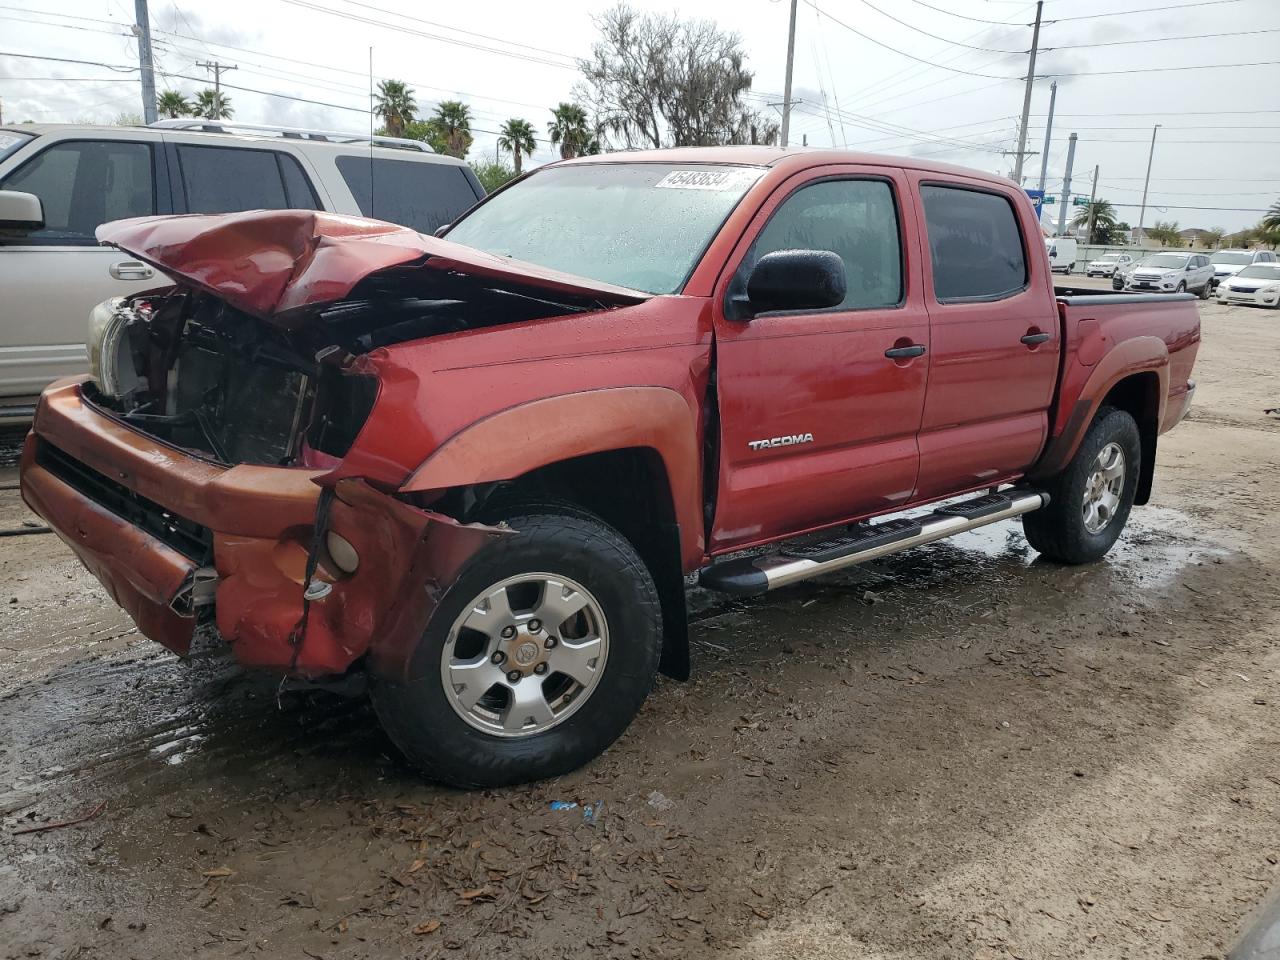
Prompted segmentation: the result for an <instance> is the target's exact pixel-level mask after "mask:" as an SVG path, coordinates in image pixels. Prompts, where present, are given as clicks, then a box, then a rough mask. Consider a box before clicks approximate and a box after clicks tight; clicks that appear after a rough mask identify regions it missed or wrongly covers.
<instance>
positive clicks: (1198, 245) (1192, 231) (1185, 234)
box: [1178, 227, 1216, 250]
mask: <svg viewBox="0 0 1280 960" xmlns="http://www.w3.org/2000/svg"><path fill="white" fill-rule="evenodd" d="M1208 232H1209V231H1208V230H1202V229H1200V228H1199V227H1188V228H1187V229H1186V230H1179V231H1178V236H1180V237H1181V238H1182V246H1184V247H1190V248H1191V249H1192V250H1208V249H1210V248H1212V247H1214V246H1216V244H1213V243H1209V242H1207V241H1206V240H1205V239H1204V235H1205V234H1206V233H1208Z"/></svg>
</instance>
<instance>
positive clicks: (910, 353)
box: [884, 343, 924, 360]
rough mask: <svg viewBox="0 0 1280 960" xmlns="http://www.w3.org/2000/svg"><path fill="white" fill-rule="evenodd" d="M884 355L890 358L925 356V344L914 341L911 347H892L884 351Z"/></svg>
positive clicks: (901, 358)
mask: <svg viewBox="0 0 1280 960" xmlns="http://www.w3.org/2000/svg"><path fill="white" fill-rule="evenodd" d="M884 355H885V356H886V357H888V358H889V359H890V360H906V359H908V358H910V357H923V356H924V344H923V343H913V344H912V345H911V346H909V347H890V348H889V349H888V350H886V351H885V352H884Z"/></svg>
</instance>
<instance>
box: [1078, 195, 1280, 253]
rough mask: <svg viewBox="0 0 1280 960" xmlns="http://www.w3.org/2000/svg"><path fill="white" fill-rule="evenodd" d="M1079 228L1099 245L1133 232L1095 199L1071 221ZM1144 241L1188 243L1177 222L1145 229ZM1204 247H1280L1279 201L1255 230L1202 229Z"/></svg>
mask: <svg viewBox="0 0 1280 960" xmlns="http://www.w3.org/2000/svg"><path fill="white" fill-rule="evenodd" d="M1071 226H1073V227H1075V228H1076V229H1080V228H1086V229H1088V230H1089V236H1088V238H1087V239H1086V241H1085V242H1086V243H1090V244H1096V245H1098V246H1107V245H1109V244H1114V243H1119V242H1120V241H1121V240H1122V239H1123V235H1124V234H1125V233H1126V232H1128V230H1129V229H1130V227H1129V224H1127V223H1124V222H1122V221H1120V220H1117V219H1116V213H1115V208H1114V207H1113V206H1112V205H1111V202H1110V201H1109V200H1102V199H1099V200H1095V201H1093V202H1092V203H1091V204H1088V205H1086V206H1083V207H1081V208H1080V209H1079V210H1078V211H1077V212H1076V215H1075V218H1074V219H1072V221H1071ZM1142 232H1143V234H1144V235H1145V238H1146V239H1148V240H1154V241H1156V242H1157V243H1159V244H1160V245H1161V246H1165V247H1180V246H1182V245H1183V244H1184V243H1185V242H1186V238H1185V237H1183V236H1182V234H1181V230H1180V227H1179V225H1178V221H1176V220H1157V221H1156V224H1155V226H1153V227H1144V228H1143V230H1142ZM1196 239H1197V240H1199V241H1200V243H1201V244H1202V245H1203V246H1204V247H1217V246H1219V245H1224V246H1228V247H1250V246H1253V245H1254V244H1262V245H1264V246H1268V247H1278V246H1280V200H1278V201H1276V202H1275V203H1273V204H1272V205H1271V208H1270V209H1269V210H1268V211H1267V213H1266V215H1265V216H1264V217H1263V218H1262V220H1261V221H1260V222H1259V223H1258V224H1257V225H1256V226H1253V227H1246V228H1245V229H1243V230H1237V231H1236V232H1235V233H1230V234H1229V233H1227V232H1226V231H1225V230H1224V229H1222V228H1221V227H1213V228H1211V229H1209V230H1201V231H1200V233H1199V235H1198V236H1197V237H1196Z"/></svg>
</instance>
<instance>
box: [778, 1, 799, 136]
mask: <svg viewBox="0 0 1280 960" xmlns="http://www.w3.org/2000/svg"><path fill="white" fill-rule="evenodd" d="M799 2H800V0H791V27H790V28H789V29H788V30H787V80H786V84H785V85H784V86H783V88H782V145H783V146H784V147H785V146H786V145H787V143H788V141H789V137H790V135H791V71H792V68H793V67H794V66H795V62H796V6H797V5H798V4H799Z"/></svg>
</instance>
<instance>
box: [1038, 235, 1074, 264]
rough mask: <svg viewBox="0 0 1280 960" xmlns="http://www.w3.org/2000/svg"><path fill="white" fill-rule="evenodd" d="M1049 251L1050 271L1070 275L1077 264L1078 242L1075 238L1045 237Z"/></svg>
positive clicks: (1045, 243) (1046, 247) (1045, 244)
mask: <svg viewBox="0 0 1280 960" xmlns="http://www.w3.org/2000/svg"><path fill="white" fill-rule="evenodd" d="M1044 246H1045V249H1046V250H1048V251H1049V269H1050V270H1052V271H1053V272H1054V273H1059V272H1061V273H1070V272H1071V268H1072V267H1074V266H1075V263H1076V241H1075V239H1074V238H1073V237H1045V238H1044Z"/></svg>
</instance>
